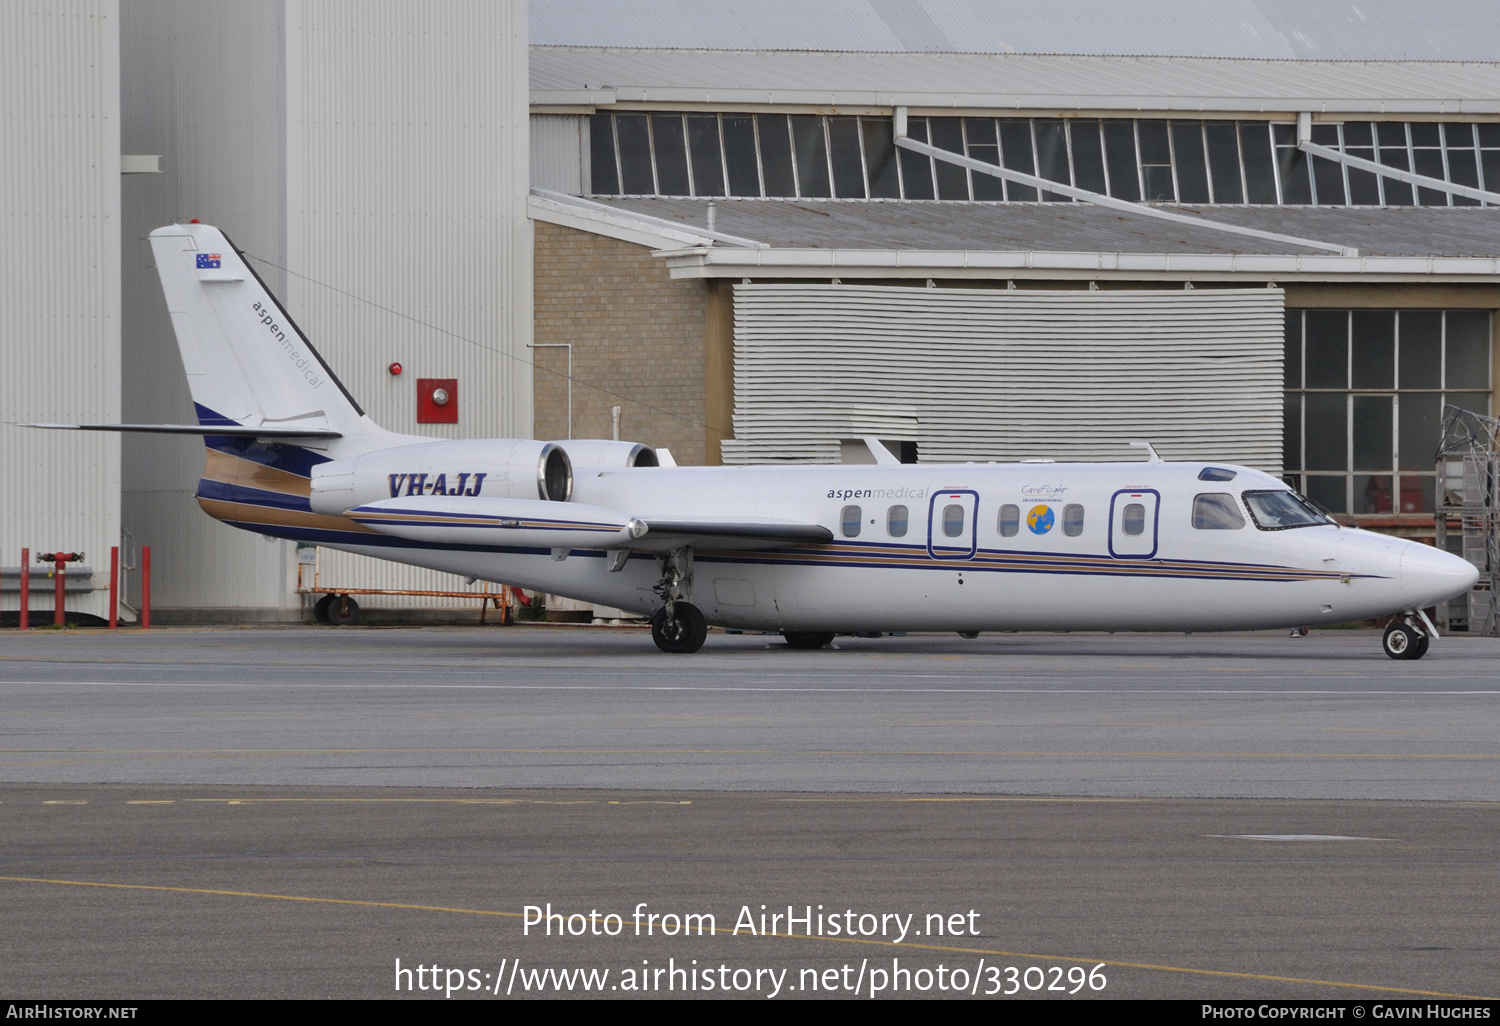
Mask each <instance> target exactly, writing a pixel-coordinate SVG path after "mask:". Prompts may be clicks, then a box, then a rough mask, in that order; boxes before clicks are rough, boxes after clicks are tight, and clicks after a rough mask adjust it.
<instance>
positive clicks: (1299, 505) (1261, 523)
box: [1240, 489, 1333, 531]
mask: <svg viewBox="0 0 1500 1026" xmlns="http://www.w3.org/2000/svg"><path fill="white" fill-rule="evenodd" d="M1240 497H1241V498H1243V499H1244V500H1245V506H1246V508H1248V509H1249V510H1250V518H1251V519H1252V520H1254V521H1255V526H1256V527H1258V528H1260V529H1261V530H1262V531H1285V530H1287V529H1288V528H1292V527H1313V526H1316V525H1318V524H1331V523H1333V521H1332V520H1330V519H1328V518H1327V517H1326V516H1324V515H1323V514H1322V513H1320V512H1318V510H1317V509H1316V507H1314V506H1313V504H1312V503H1310V502H1308V501H1307V500H1306V499H1304V498H1303V497H1302V496H1300V495H1298V494H1297V493H1296V492H1292V491H1282V490H1279V489H1278V490H1274V491H1264V492H1245V493H1243V494H1242V495H1241V496H1240Z"/></svg>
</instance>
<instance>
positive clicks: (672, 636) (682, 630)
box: [651, 602, 708, 652]
mask: <svg viewBox="0 0 1500 1026" xmlns="http://www.w3.org/2000/svg"><path fill="white" fill-rule="evenodd" d="M707 637H708V620H707V619H706V618H705V617H704V616H703V611H702V610H701V609H699V608H698V607H697V606H695V605H693V604H692V603H691V602H673V603H672V612H670V613H668V612H667V610H666V609H665V608H662V609H658V610H657V611H656V615H655V616H653V617H652V618H651V640H652V641H654V642H656V647H657V648H659V649H661V650H662V651H663V652H696V651H698V650H699V649H700V648H702V647H703V642H704V639H706V638H707Z"/></svg>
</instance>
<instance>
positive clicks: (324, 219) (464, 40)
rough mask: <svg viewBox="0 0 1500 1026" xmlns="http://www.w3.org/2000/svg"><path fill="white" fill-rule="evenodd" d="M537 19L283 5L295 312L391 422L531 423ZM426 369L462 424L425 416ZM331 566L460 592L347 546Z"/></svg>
mask: <svg viewBox="0 0 1500 1026" xmlns="http://www.w3.org/2000/svg"><path fill="white" fill-rule="evenodd" d="M526 21H527V16H526V4H525V3H522V2H513V3H500V4H496V3H490V2H488V0H445V2H440V3H426V4H412V3H407V2H405V0H378V2H370V0H339V2H325V0H318V2H315V3H314V2H302V0H290V2H288V4H287V54H286V75H287V82H286V95H287V125H288V131H287V169H288V172H287V214H288V224H289V229H288V244H287V266H288V267H289V268H291V269H292V270H293V271H295V272H296V273H295V274H294V275H292V276H290V278H289V281H288V295H289V297H290V302H289V303H288V307H289V309H290V310H291V311H292V313H293V315H294V316H296V317H298V318H299V321H300V323H301V325H302V327H303V329H304V330H305V331H306V332H307V333H308V335H309V337H310V338H311V339H312V340H313V342H314V344H315V345H317V346H318V347H319V349H320V350H321V351H322V353H323V356H324V358H325V359H327V360H328V362H329V363H330V364H331V365H332V366H333V367H334V369H335V370H336V371H337V372H338V374H339V376H340V377H341V378H342V379H343V381H344V384H345V385H346V386H347V387H348V388H349V390H350V392H352V393H353V394H354V396H355V397H356V398H357V399H358V400H359V401H360V403H361V404H362V405H363V406H364V407H365V410H366V411H367V412H368V413H369V414H370V416H371V417H373V418H374V419H375V420H376V421H378V422H379V423H381V424H382V425H384V426H386V427H388V428H391V429H392V430H396V431H411V432H415V433H419V434H424V435H431V436H435V437H443V438H494V437H516V436H524V435H529V434H530V433H531V419H532V418H531V354H530V351H529V350H527V348H526V344H527V343H528V342H530V341H531V259H532V251H531V246H532V243H531V222H530V220H529V219H528V218H527V214H526V196H527V190H528V188H529V175H530V167H529V162H528V149H529V146H528V141H529V126H528V123H527V122H528V117H529V113H530V112H529V102H528V98H529V93H528V82H527V51H526ZM393 360H398V361H400V362H401V363H402V365H403V366H404V367H405V370H406V372H405V373H404V374H403V375H402V376H401V377H399V378H393V377H392V376H391V375H390V374H389V373H387V370H386V368H387V366H388V365H389V364H390V363H391V361H393ZM418 377H431V378H457V379H458V402H459V422H458V423H457V424H454V425H421V426H419V425H418V424H417V423H416V379H417V378H418ZM322 570H323V579H324V580H325V581H335V582H338V583H343V584H345V585H346V586H351V587H371V588H391V587H400V588H417V589H424V590H440V589H448V588H460V589H461V588H462V587H463V586H462V582H461V580H460V579H458V578H454V577H452V576H450V575H445V574H444V575H440V574H434V573H428V572H425V571H416V570H412V569H410V568H402V567H398V566H395V565H394V564H389V563H384V562H379V561H375V560H366V559H363V558H361V557H356V556H348V555H343V554H339V553H330V552H324V554H323V561H322ZM440 602H441V600H411V599H400V600H388V601H385V602H382V601H380V600H378V599H374V598H373V597H372V599H371V600H370V601H369V602H368V603H367V604H371V605H382V604H394V605H410V606H417V605H428V604H438V603H440ZM467 605H470V606H472V603H467Z"/></svg>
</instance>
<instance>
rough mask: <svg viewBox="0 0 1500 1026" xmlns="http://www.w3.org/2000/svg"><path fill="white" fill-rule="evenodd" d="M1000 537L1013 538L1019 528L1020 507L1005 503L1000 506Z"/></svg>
mask: <svg viewBox="0 0 1500 1026" xmlns="http://www.w3.org/2000/svg"><path fill="white" fill-rule="evenodd" d="M998 526H999V528H1000V537H1002V538H1014V537H1015V536H1016V532H1018V531H1020V530H1021V507H1020V506H1014V505H1011V504H1009V503H1007V504H1006V505H1004V506H1001V507H1000V522H999V525H998Z"/></svg>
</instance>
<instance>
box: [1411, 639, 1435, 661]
mask: <svg viewBox="0 0 1500 1026" xmlns="http://www.w3.org/2000/svg"><path fill="white" fill-rule="evenodd" d="M1431 642H1432V639H1431V638H1429V637H1428V636H1427V635H1425V634H1423V635H1422V636H1421V637H1419V638H1417V647H1416V650H1415V651H1414V652H1413V653H1412V656H1411V658H1413V659H1421V658H1422V657H1423V656H1424V655H1426V654H1427V646H1428V645H1429V644H1431Z"/></svg>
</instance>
